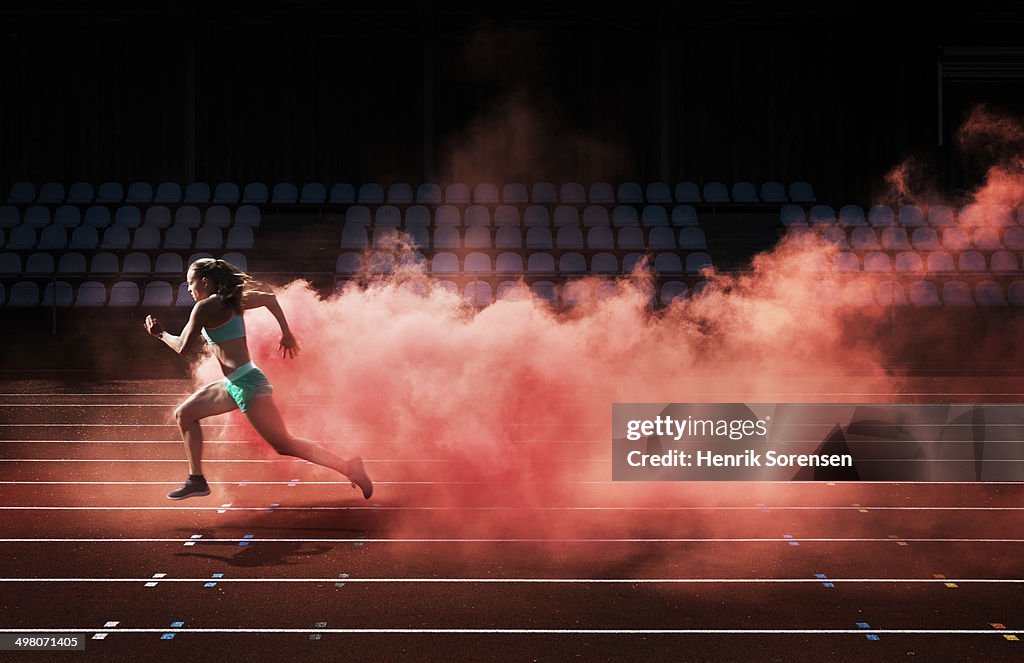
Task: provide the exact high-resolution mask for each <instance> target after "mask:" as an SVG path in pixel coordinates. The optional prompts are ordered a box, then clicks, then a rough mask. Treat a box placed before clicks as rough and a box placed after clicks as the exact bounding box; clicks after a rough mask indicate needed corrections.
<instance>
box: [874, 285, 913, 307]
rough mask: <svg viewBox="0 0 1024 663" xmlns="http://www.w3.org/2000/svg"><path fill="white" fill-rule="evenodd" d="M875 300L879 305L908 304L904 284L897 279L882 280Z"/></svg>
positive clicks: (876, 290)
mask: <svg viewBox="0 0 1024 663" xmlns="http://www.w3.org/2000/svg"><path fill="white" fill-rule="evenodd" d="M875 301H876V302H877V303H878V305H879V306H886V307H889V306H906V305H907V295H906V292H904V290H903V284H901V283H898V282H896V281H882V282H881V283H879V284H878V287H877V288H876V289H875Z"/></svg>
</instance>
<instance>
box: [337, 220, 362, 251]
mask: <svg viewBox="0 0 1024 663" xmlns="http://www.w3.org/2000/svg"><path fill="white" fill-rule="evenodd" d="M366 246H367V241H366V226H364V225H363V224H361V223H356V224H352V223H349V222H348V221H346V222H345V226H344V227H343V228H342V229H341V247H340V248H343V249H365V248H366Z"/></svg>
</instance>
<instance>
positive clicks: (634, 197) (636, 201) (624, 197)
mask: <svg viewBox="0 0 1024 663" xmlns="http://www.w3.org/2000/svg"><path fill="white" fill-rule="evenodd" d="M617 198H618V200H619V204H620V205H643V204H644V193H643V190H642V189H641V188H640V185H639V184H637V183H636V182H623V183H622V184H620V185H619V190H618V195H617Z"/></svg>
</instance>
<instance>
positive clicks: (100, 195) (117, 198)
mask: <svg viewBox="0 0 1024 663" xmlns="http://www.w3.org/2000/svg"><path fill="white" fill-rule="evenodd" d="M132 186H135V185H134V184H133V185H132ZM145 186H146V187H149V192H150V195H149V198H148V199H147V200H145V201H142V202H147V203H148V202H149V201H150V200H152V199H153V195H152V191H153V189H152V187H150V186H149V184H146V185H145ZM129 191H131V189H130V188H129ZM122 200H123V201H124V202H126V203H131V202H134V201H132V200H125V199H124V187H122V186H121V184H120V183H118V182H104V183H103V184H101V185H100V188H99V190H97V191H96V204H97V205H117V204H120V203H121V201H122Z"/></svg>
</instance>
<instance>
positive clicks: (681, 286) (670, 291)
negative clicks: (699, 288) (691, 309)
mask: <svg viewBox="0 0 1024 663" xmlns="http://www.w3.org/2000/svg"><path fill="white" fill-rule="evenodd" d="M689 290H690V289H689V288H688V287H686V284H685V283H683V282H682V281H665V282H664V283H662V284H661V289H660V290H659V291H658V301H659V302H661V305H662V306H669V305H670V304H671V303H672V302H674V301H675V300H677V299H685V298H686V295H687V293H688V292H689Z"/></svg>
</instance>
